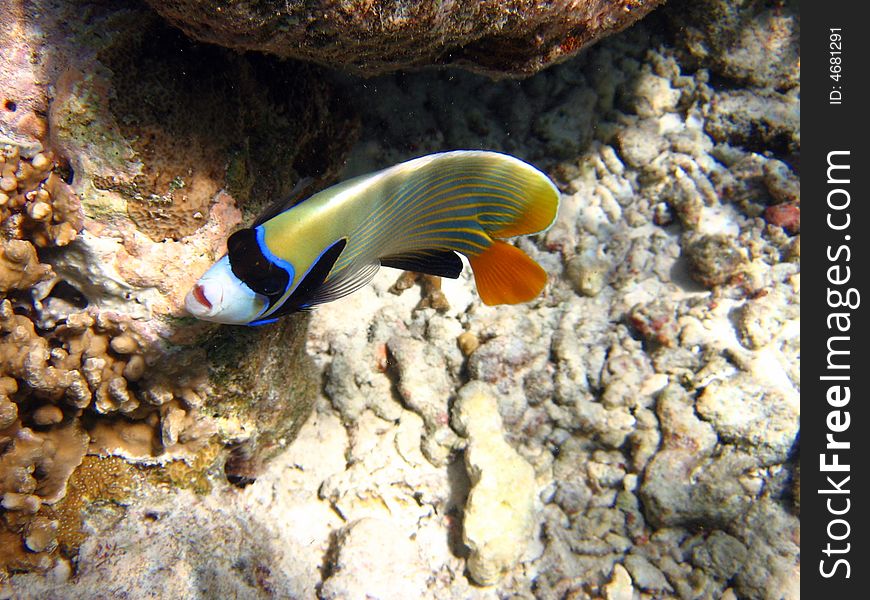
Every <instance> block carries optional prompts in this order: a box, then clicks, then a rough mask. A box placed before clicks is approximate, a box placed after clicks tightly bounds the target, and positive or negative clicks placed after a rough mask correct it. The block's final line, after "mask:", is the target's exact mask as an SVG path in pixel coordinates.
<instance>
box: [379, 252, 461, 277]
mask: <svg viewBox="0 0 870 600" xmlns="http://www.w3.org/2000/svg"><path fill="white" fill-rule="evenodd" d="M381 265H382V266H384V267H390V268H393V269H403V270H405V271H415V272H417V273H425V274H426V275H437V276H439V277H449V278H450V279H456V278H457V277H459V274H460V273H462V259H460V258H459V255H458V254H456V252H454V251H453V250H425V251H421V252H408V253H405V254H393V255H392V256H385V257H383V258H381Z"/></svg>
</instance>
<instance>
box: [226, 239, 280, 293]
mask: <svg viewBox="0 0 870 600" xmlns="http://www.w3.org/2000/svg"><path fill="white" fill-rule="evenodd" d="M227 257H228V258H229V260H230V269H231V270H232V272H233V275H235V276H236V277H238V278H239V279H240V280H241V281H242V282H244V283H245V284H246V285H247V286H248V287H249V288H251V290H253V291H254V292H256V293H258V294H262V295H264V296H270V297H271V296H280V295H281V294H283V293H284V291H285V290H286V289H287V286H288V285H290V279H291V277H290V274H289V273H288V272H287V271H286V269H283V268H282V267H280V266H278V265H276V264H275V263H274V262H273V261H272V260H270V259H269V257H267V256H266V255H265V254H264V253H263V250H262V248H261V247H260V242H259V240H258V239H257V233H256V231H255V230H254V229H241V230H239V231H237V232H235V233H234V234H232V235H231V236H230V237H229V239H228V240H227Z"/></svg>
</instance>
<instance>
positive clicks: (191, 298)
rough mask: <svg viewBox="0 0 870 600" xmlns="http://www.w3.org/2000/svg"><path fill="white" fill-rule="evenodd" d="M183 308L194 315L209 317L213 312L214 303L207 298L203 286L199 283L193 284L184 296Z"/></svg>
mask: <svg viewBox="0 0 870 600" xmlns="http://www.w3.org/2000/svg"><path fill="white" fill-rule="evenodd" d="M184 308H186V309H187V312H189V313H190V314H192V315H193V316H195V317H199V318H202V317H210V316H211V315H212V314H214V312H215V310H214V305H213V304H212V302H211V300H209V299H208V295H207V294H206V292H205V286H204V285H202V284H201V283H197V284H196V285H194V286H193V287H192V288H191V290H190V291H189V292H188V293H187V296H186V297H185V298H184Z"/></svg>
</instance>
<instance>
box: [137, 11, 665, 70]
mask: <svg viewBox="0 0 870 600" xmlns="http://www.w3.org/2000/svg"><path fill="white" fill-rule="evenodd" d="M148 1H149V3H150V4H151V6H153V7H154V8H155V10H157V11H158V12H159V13H160V14H161V15H163V16H164V17H166V18H167V19H168V20H169V21H170V22H172V23H173V24H175V25H177V26H178V27H180V28H181V29H182V30H183V31H184V32H185V33H187V34H188V35H190V36H191V37H192V38H194V39H197V40H201V41H206V42H211V43H214V44H219V45H221V46H226V47H228V48H236V49H239V50H259V51H263V52H269V53H271V54H275V55H278V56H281V57H284V58H294V59H301V60H306V61H312V62H316V63H320V64H323V65H327V66H330V67H337V68H343V69H346V70H348V71H351V72H355V73H359V74H363V75H377V74H383V73H388V72H392V71H396V70H399V69H409V68H414V67H424V66H429V65H456V66H460V67H464V68H467V69H470V70H472V71H477V72H481V73H487V74H489V75H492V76H505V75H531V74H533V73H535V72H537V71H539V70H541V69H542V68H544V67H546V66H548V65H550V64H552V63H554V62H558V61H561V60H565V59H566V58H569V57H571V56H573V55H574V54H576V53H577V52H579V51H580V50H581V49H582V48H585V47H586V46H589V45H590V44H592V43H594V42H596V41H598V40H599V39H601V38H603V37H605V36H607V35H610V34H612V33H615V32H617V31H620V30H622V29H624V28H625V27H627V26H629V25H630V24H632V23H634V22H635V21H636V20H638V19H640V18H642V17H644V16H645V15H646V14H647V13H648V12H649V11H650V10H652V9H653V8H655V7H656V6H658V5H659V4H661V2H662V0H631V1H626V0H559V1H557V2H541V1H537V0H507V1H502V2H479V1H477V0H456V1H453V2H409V1H407V0H365V1H363V2H357V1H339V2H334V1H330V0H318V1H315V2H310V1H303V0H275V1H269V2H254V1H243V2H236V1H221V2H209V1H204V0H148Z"/></svg>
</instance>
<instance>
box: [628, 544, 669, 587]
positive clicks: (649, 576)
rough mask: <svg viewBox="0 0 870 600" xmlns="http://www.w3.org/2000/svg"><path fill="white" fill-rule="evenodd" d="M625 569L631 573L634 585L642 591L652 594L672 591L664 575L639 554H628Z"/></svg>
mask: <svg viewBox="0 0 870 600" xmlns="http://www.w3.org/2000/svg"><path fill="white" fill-rule="evenodd" d="M625 567H626V568H627V569H628V572H629V573H631V578H632V581H634V584H635V585H636V586H637V587H639V588H641V589H643V590H648V591H650V592H654V593H655V592H658V593H662V592H673V591H674V588H672V587H671V584H669V583H668V580H667V579H665V576H664V573H662V572H661V570H659V569H658V568H657V567H656V566H655V565H653V564H652V563H651V562H650V561H649V560H647V559H646V558H644V557H643V556H641V555H640V554H629V555H628V556H626V557H625Z"/></svg>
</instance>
